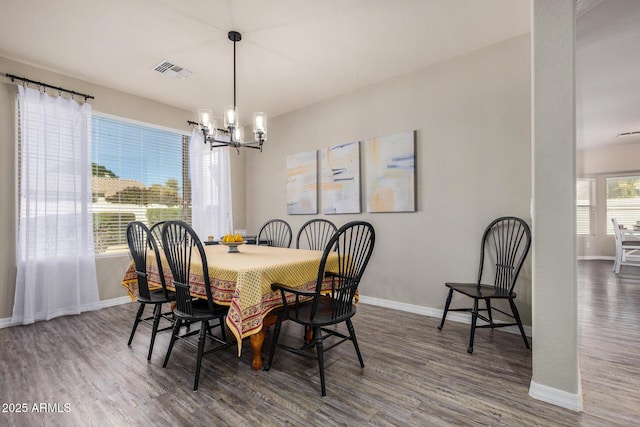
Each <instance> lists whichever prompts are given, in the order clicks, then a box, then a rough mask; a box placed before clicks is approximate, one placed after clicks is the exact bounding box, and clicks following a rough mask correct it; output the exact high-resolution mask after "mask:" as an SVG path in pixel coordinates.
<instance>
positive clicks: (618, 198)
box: [605, 176, 640, 234]
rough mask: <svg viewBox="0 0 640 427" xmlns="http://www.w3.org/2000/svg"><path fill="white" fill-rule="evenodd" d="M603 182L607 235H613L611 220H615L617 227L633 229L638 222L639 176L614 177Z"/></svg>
mask: <svg viewBox="0 0 640 427" xmlns="http://www.w3.org/2000/svg"><path fill="white" fill-rule="evenodd" d="M605 180H606V184H607V234H613V223H612V222H611V218H615V219H616V220H617V221H618V224H619V225H624V226H625V227H626V228H631V229H633V226H634V225H636V224H638V221H640V191H639V190H640V176H616V177H609V178H606V179H605Z"/></svg>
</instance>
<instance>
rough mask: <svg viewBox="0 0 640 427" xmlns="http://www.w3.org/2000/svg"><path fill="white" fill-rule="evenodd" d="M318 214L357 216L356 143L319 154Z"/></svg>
mask: <svg viewBox="0 0 640 427" xmlns="http://www.w3.org/2000/svg"><path fill="white" fill-rule="evenodd" d="M320 171H321V172H320V177H321V178H320V179H321V186H320V189H321V191H320V195H321V200H322V213H324V214H347V213H360V143H359V142H351V143H348V144H342V145H334V146H333V147H330V148H325V149H323V150H320Z"/></svg>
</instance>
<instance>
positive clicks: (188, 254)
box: [162, 221, 233, 391]
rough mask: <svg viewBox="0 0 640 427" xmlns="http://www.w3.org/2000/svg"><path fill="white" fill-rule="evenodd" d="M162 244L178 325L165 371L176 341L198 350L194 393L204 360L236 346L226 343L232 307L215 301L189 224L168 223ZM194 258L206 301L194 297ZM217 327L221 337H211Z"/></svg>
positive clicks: (203, 256) (204, 260) (202, 255)
mask: <svg viewBox="0 0 640 427" xmlns="http://www.w3.org/2000/svg"><path fill="white" fill-rule="evenodd" d="M162 244H163V247H164V253H165V256H166V258H167V263H168V264H169V267H170V268H171V274H172V276H173V286H174V287H175V290H176V306H175V308H174V311H173V313H174V315H175V316H176V323H175V326H174V328H173V333H172V334H171V341H170V342H169V348H168V349H167V355H166V356H165V358H164V364H163V365H162V367H163V368H165V367H166V366H167V363H168V362H169V357H170V356H171V351H172V350H173V345H174V344H175V342H176V340H178V339H179V340H181V341H183V342H185V343H187V344H189V345H191V346H193V347H195V348H197V351H198V353H197V358H196V374H195V380H194V383H193V390H194V391H196V390H197V389H198V382H199V380H200V366H201V365H202V356H203V355H205V354H209V353H212V352H215V351H219V350H222V349H225V348H228V347H230V346H231V345H232V344H233V343H232V342H227V340H226V333H225V327H224V319H225V316H226V315H227V312H228V311H229V307H226V306H221V305H218V304H216V303H215V302H214V301H213V297H212V294H211V286H210V282H209V275H208V274H207V272H208V271H209V268H208V265H207V257H206V254H205V252H204V248H203V246H202V242H201V241H200V239H199V238H198V235H197V234H196V232H195V231H193V229H192V228H191V227H190V226H189V225H188V224H187V223H185V222H183V221H167V222H166V223H165V224H164V225H163V227H162ZM193 257H198V258H200V259H201V261H202V271H203V272H204V274H203V275H202V276H203V279H204V289H205V291H206V293H207V299H206V300H205V299H201V298H195V297H192V296H191V294H192V292H191V284H190V282H189V277H190V275H191V260H192V258H193ZM210 320H218V323H219V325H214V326H211V325H210V324H209V321H210ZM198 322H200V329H195V330H192V329H191V328H188V329H187V332H186V333H184V334H182V335H181V334H180V327H182V326H183V325H185V324H186V325H192V324H194V323H198ZM216 326H220V331H221V332H220V335H221V337H217V336H215V335H213V334H212V333H211V328H212V327H216ZM196 334H198V342H197V343H194V342H193V340H191V339H189V337H192V336H194V335H196ZM207 337H208V338H210V339H211V340H212V341H213V342H214V343H215V344H214V346H213V347H212V348H210V349H209V350H207V351H204V347H205V341H206V338H207Z"/></svg>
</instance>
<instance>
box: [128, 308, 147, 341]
mask: <svg viewBox="0 0 640 427" xmlns="http://www.w3.org/2000/svg"><path fill="white" fill-rule="evenodd" d="M143 312H144V303H143V302H141V303H140V307H138V313H137V314H136V320H135V322H133V329H131V335H130V336H129V342H128V343H127V345H131V341H133V336H134V335H135V334H136V329H137V328H138V323H140V320H141V319H142V314H143Z"/></svg>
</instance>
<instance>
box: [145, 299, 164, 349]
mask: <svg viewBox="0 0 640 427" xmlns="http://www.w3.org/2000/svg"><path fill="white" fill-rule="evenodd" d="M161 314H162V304H156V306H155V307H154V308H153V327H152V328H151V343H150V344H149V354H148V355H147V361H149V360H151V353H153V344H154V343H155V341H156V333H157V332H158V325H159V324H160V316H161Z"/></svg>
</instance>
